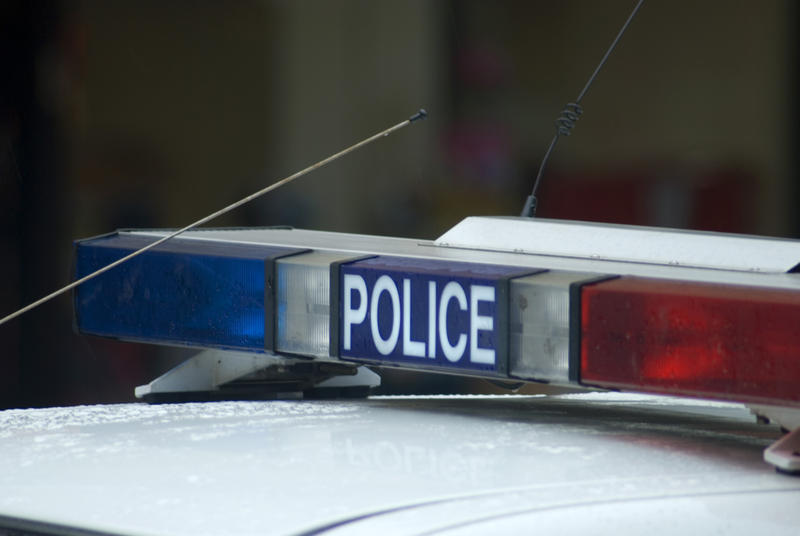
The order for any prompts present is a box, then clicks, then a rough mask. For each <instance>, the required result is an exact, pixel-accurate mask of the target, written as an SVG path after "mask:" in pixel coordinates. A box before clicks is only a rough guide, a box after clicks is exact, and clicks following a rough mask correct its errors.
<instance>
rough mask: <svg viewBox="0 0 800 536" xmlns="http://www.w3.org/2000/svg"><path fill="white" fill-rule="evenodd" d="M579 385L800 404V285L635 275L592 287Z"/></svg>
mask: <svg viewBox="0 0 800 536" xmlns="http://www.w3.org/2000/svg"><path fill="white" fill-rule="evenodd" d="M581 383H584V384H587V385H595V386H600V387H607V388H615V389H622V390H631V391H643V392H653V393H667V394H674V395H689V396H698V397H703V398H719V399H724V400H732V401H738V402H760V403H767V404H779V405H793V406H800V291H797V290H776V289H765V288H758V287H745V286H735V285H718V284H707V283H689V282H681V281H664V280H658V279H646V278H636V277H622V278H619V279H613V280H610V281H603V282H600V283H596V284H592V285H587V286H585V287H584V288H583V289H582V294H581Z"/></svg>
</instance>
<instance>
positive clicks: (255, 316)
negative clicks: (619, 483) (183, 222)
mask: <svg viewBox="0 0 800 536" xmlns="http://www.w3.org/2000/svg"><path fill="white" fill-rule="evenodd" d="M224 233H225V231H219V230H218V231H210V232H206V233H197V234H195V235H193V236H192V237H191V238H190V237H187V238H185V239H184V238H180V239H175V240H172V241H170V242H167V243H165V244H164V245H163V246H160V247H159V248H156V249H154V250H152V251H149V252H146V253H145V254H143V255H141V256H140V257H139V258H136V259H133V260H132V261H131V262H129V263H126V264H124V265H121V266H119V267H117V268H115V269H113V270H111V271H109V272H108V273H106V274H104V275H102V276H100V277H98V278H96V279H95V280H92V281H90V282H88V283H86V284H84V285H82V286H81V287H79V288H78V290H77V292H76V294H75V315H76V325H77V328H78V330H79V331H80V332H81V333H87V334H93V335H101V336H107V337H116V338H120V339H127V340H135V341H143V342H151V343H156V344H175V345H190V346H201V347H215V348H226V349H237V350H249V351H267V352H274V353H279V354H285V355H288V356H290V357H305V358H310V359H314V360H323V361H338V360H342V361H347V362H350V363H356V364H367V365H376V366H382V367H399V368H406V369H418V370H428V371H434V372H444V373H450V374H459V375H468V376H482V377H488V378H493V379H499V380H523V381H540V382H548V383H555V384H561V385H572V386H590V387H602V388H610V389H623V390H635V391H645V392H655V393H667V394H675V395H691V396H698V397H708V398H719V399H724V400H731V401H739V402H749V403H760V404H771V405H779V406H785V405H789V406H798V405H800V389H798V386H799V385H800V286H798V284H797V281H796V279H795V278H797V277H800V275H796V274H755V273H754V274H751V277H750V279H749V280H751V281H752V282H753V283H754V284H753V285H750V286H746V285H735V284H717V283H709V282H703V281H702V280H700V281H698V280H694V281H688V280H676V279H663V278H661V279H657V278H652V277H634V276H630V275H624V274H623V275H620V274H614V273H613V272H612V273H603V271H602V270H603V268H614V267H618V264H616V263H606V262H603V261H590V262H587V263H586V267H587V268H591V270H590V269H587V270H586V271H579V270H564V269H559V268H551V269H549V270H545V269H540V268H537V267H535V266H530V264H528V265H527V266H526V265H524V263H525V262H529V261H530V258H529V256H527V255H519V254H514V253H507V254H504V255H503V257H502V258H499V257H497V256H496V255H495V256H494V258H493V260H494V261H497V260H507V261H508V262H507V263H506V264H498V263H497V262H493V263H488V262H480V263H479V262H465V260H466V259H471V258H481V253H480V252H476V251H474V250H457V249H453V248H438V247H437V246H433V245H430V244H423V245H420V246H419V248H418V249H414V248H413V247H412V246H411V245H410V244H409V243H408V242H407V241H402V242H398V241H397V239H390V238H387V239H379V238H377V237H375V238H372V239H370V241H369V242H364V243H367V244H369V245H371V246H373V247H374V248H375V250H376V251H381V249H382V248H386V249H390V248H393V247H395V248H400V249H402V250H403V251H409V252H412V253H414V254H415V255H403V254H379V255H370V254H369V252H368V251H364V249H361V250H358V249H356V248H352V249H350V250H348V251H337V250H333V249H325V248H320V247H319V244H318V243H316V242H314V241H315V240H321V239H322V238H319V237H316V236H315V235H313V234H312V233H311V232H303V233H299V234H298V235H292V234H291V232H290V231H274V234H271V233H273V232H272V231H269V230H265V231H263V233H264V234H263V235H262V236H263V237H265V238H262V239H261V241H260V242H255V241H250V242H248V241H247V240H245V239H244V238H246V233H242V232H236V231H232V233H233V234H232V235H231V236H232V237H234V238H233V239H231V240H227V241H226V240H223V239H220V236H222V235H224ZM209 235H213V236H214V237H215V238H214V239H213V240H208V239H204V237H206V236H209ZM272 236H278V237H282V240H283V242H282V245H274V244H270V243H269V242H268V240H269V237H272ZM294 236H297V237H299V238H297V239H294V238H293V237H294ZM320 236H321V237H323V238H324V239H325V240H326V241H329V242H332V240H331V239H332V237H334V238H335V236H334V235H333V234H331V233H326V234H322V235H320ZM343 236H344V238H342V239H341V240H340V241H339V242H336V243H332V244H331V245H336V244H337V243H338V244H341V245H353V244H356V243H357V242H358V240H356V239H353V238H351V236H352V235H343ZM156 238H157V235H156V234H154V233H145V232H142V233H139V234H137V233H130V232H124V233H119V234H114V235H110V236H106V237H100V238H95V239H88V240H84V241H80V242H78V243H76V249H75V251H76V256H75V258H76V261H75V262H76V276H78V277H80V276H81V275H83V274H86V273H89V272H91V271H93V270H95V269H97V268H99V267H101V266H104V265H106V264H107V263H109V262H112V261H113V260H115V259H118V258H121V257H122V256H124V255H126V254H127V253H129V252H131V251H133V250H135V249H138V248H140V247H141V246H143V245H145V244H148V243H151V241H153V240H155V239H156ZM382 240H383V241H382ZM305 243H308V244H309V245H310V246H311V247H313V249H304V248H303V247H302V246H303V244H305ZM426 255H428V256H426ZM441 255H446V256H447V257H448V258H447V259H443V258H441V257H440V258H431V257H434V256H441ZM459 259H462V260H459ZM537 260H538V259H537ZM515 262H519V263H520V264H521V265H514V263H515ZM664 268H665V267H663V266H661V267H659V269H658V273H659V274H661V273H663V271H664V270H663V269H664ZM675 270H676V272H672V273H674V274H676V276H677V275H679V274H680V273H682V272H681V270H685V269H680V268H675ZM708 272H710V271H708ZM714 273H716V272H714ZM720 273H723V274H724V273H730V272H722V271H720ZM740 273H741V272H740ZM703 276H704V277H709V276H708V275H707V272H704V273H703ZM737 277H739V278H740V279H743V278H744V277H745V276H744V275H740V276H737ZM761 283H766V284H765V285H763V286H756V285H757V284H761ZM778 284H783V285H784V286H785V288H775V287H777V286H778Z"/></svg>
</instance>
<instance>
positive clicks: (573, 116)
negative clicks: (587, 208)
mask: <svg viewBox="0 0 800 536" xmlns="http://www.w3.org/2000/svg"><path fill="white" fill-rule="evenodd" d="M643 3H644V0H639V2H638V3H637V4H636V7H634V8H633V11H631V14H630V15H628V19H627V20H626V21H625V24H623V25H622V28H621V29H620V30H619V33H618V34H617V37H615V38H614V41H613V42H612V43H611V46H610V47H608V50H606V53H605V54H604V55H603V58H602V59H601V60H600V63H598V64H597V67H596V68H595V70H594V72H593V73H592V76H590V77H589V80H588V81H587V82H586V85H585V86H583V89H582V90H581V92H580V93H579V94H578V98H577V99H575V102H570V103H569V104H567V106H566V107H565V108H564V110H563V111H562V112H561V115H560V116H559V117H558V119H556V127H557V128H556V134H555V136H553V140H552V141H551V142H550V146H549V147H548V148H547V151H545V153H544V157H543V158H542V163H541V164H539V171H538V172H537V173H536V181H534V183H533V190H531V195H529V196H528V199H526V200H525V206H524V207H523V209H522V213H521V214H520V215H521V216H524V217H528V218H532V217H534V216H535V215H536V190H537V189H538V188H539V182H540V181H541V180H542V175H543V174H544V167H545V166H546V165H547V161H548V160H549V159H550V154H551V153H552V152H553V149H555V148H556V142H558V138H559V137H561V136H569V135H570V133H571V132H572V128H573V127H574V126H575V123H576V122H577V121H578V119H580V117H581V114H583V107H582V106H581V101H582V100H583V97H584V96H585V95H586V92H587V91H589V86H591V85H592V82H594V79H595V78H596V77H597V73H599V72H600V69H602V68H603V65H605V63H606V60H607V59H608V57H609V56H610V55H611V53H612V52H613V51H614V48H616V46H617V43H619V40H620V39H622V34H624V33H625V30H627V29H628V26H629V25H630V23H631V21H632V20H633V17H635V16H636V13H638V11H639V8H640V7H642V4H643Z"/></svg>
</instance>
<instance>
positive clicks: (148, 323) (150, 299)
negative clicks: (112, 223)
mask: <svg viewBox="0 0 800 536" xmlns="http://www.w3.org/2000/svg"><path fill="white" fill-rule="evenodd" d="M155 240H156V239H155V238H151V237H145V236H141V235H138V236H137V235H130V234H114V235H110V236H106V237H101V238H94V239H88V240H84V241H79V242H77V243H76V253H75V275H76V278H80V277H83V276H84V275H87V274H89V273H91V272H93V271H95V270H97V269H99V268H101V267H103V266H106V265H108V264H110V263H111V262H113V261H115V260H117V259H120V258H122V257H124V256H125V255H128V254H129V253H131V252H133V251H135V250H137V249H139V248H141V247H143V246H145V245H147V244H149V243H152V242H153V241H155ZM293 251H294V250H291V249H287V248H280V247H272V246H259V245H243V244H230V243H227V244H223V243H218V242H212V241H204V240H190V239H180V238H174V239H172V240H170V241H168V242H165V243H164V244H162V245H159V246H157V247H156V248H154V249H153V250H150V251H147V252H145V253H143V254H141V255H139V256H138V257H135V258H133V259H131V260H130V261H127V262H125V263H124V264H122V265H120V266H117V267H115V268H113V269H112V270H110V271H108V272H106V273H104V274H102V275H100V276H98V277H96V278H94V279H92V280H90V281H87V282H86V283H84V284H83V285H81V286H79V287H78V288H77V289H76V293H75V317H76V324H77V328H78V330H79V331H80V332H81V333H86V334H92V335H101V336H106V337H114V338H119V339H126V340H135V341H144V342H153V343H159V344H176V345H189V346H203V347H218V348H230V349H239V350H255V351H263V350H264V342H265V341H264V332H265V322H266V320H267V319H265V312H264V311H265V308H264V304H265V273H266V270H267V263H270V262H272V259H274V258H275V257H279V256H283V255H286V254H288V253H291V252H293ZM268 320H269V323H270V324H272V319H268ZM268 329H272V326H271V325H270V326H268Z"/></svg>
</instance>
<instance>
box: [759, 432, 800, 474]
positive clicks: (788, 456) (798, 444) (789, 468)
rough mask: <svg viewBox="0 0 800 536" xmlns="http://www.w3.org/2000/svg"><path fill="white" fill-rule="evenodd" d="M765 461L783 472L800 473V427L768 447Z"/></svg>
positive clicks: (765, 451) (765, 452)
mask: <svg viewBox="0 0 800 536" xmlns="http://www.w3.org/2000/svg"><path fill="white" fill-rule="evenodd" d="M764 461H765V462H767V463H771V464H772V465H774V466H775V468H776V469H777V470H778V471H781V472H783V473H790V474H800V428H797V429H795V430H794V431H793V432H789V433H788V434H786V435H785V436H783V437H782V438H781V439H779V440H778V441H776V442H775V443H773V444H772V445H770V446H769V447H767V448H766V449H765V450H764Z"/></svg>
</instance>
